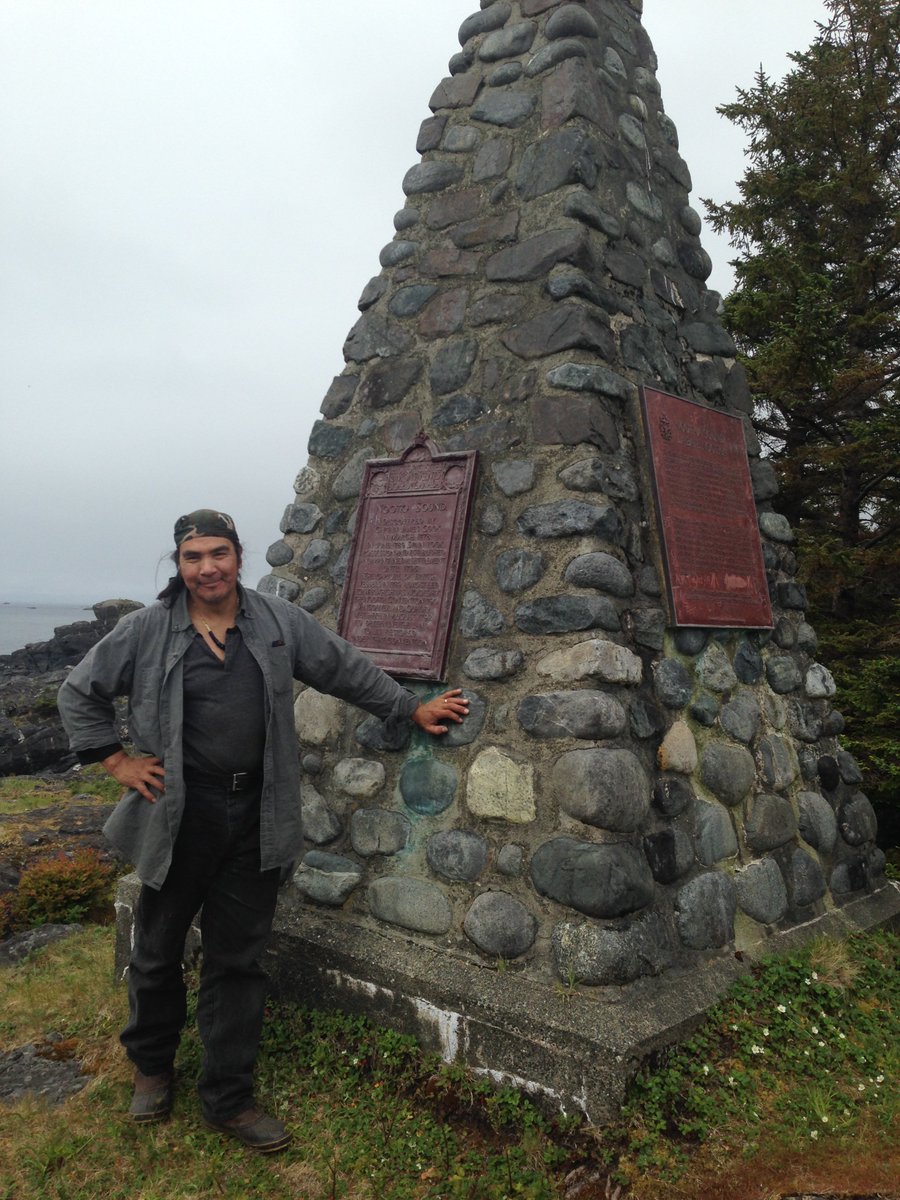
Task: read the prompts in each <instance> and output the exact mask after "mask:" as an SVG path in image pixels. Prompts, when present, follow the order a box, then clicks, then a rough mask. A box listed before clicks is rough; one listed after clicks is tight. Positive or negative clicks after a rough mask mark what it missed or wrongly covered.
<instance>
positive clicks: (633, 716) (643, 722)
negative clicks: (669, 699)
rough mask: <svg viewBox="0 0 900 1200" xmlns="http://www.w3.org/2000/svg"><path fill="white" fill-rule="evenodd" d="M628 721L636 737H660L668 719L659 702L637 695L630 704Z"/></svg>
mask: <svg viewBox="0 0 900 1200" xmlns="http://www.w3.org/2000/svg"><path fill="white" fill-rule="evenodd" d="M628 721H629V724H630V726H631V732H632V733H633V734H634V736H635V737H636V738H639V739H643V738H659V736H660V734H662V732H663V730H664V729H665V727H666V719H665V717H664V716H663V713H662V710H661V709H660V708H659V706H658V705H657V704H654V703H652V702H651V701H649V700H645V699H644V698H643V697H641V696H636V697H635V698H634V699H633V700H632V701H631V703H630V704H629V706H628Z"/></svg>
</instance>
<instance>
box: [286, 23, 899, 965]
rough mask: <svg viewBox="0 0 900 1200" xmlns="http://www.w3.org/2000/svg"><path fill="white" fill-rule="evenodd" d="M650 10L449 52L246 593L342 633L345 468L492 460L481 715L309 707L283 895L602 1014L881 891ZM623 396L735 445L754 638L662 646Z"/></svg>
mask: <svg viewBox="0 0 900 1200" xmlns="http://www.w3.org/2000/svg"><path fill="white" fill-rule="evenodd" d="M640 8H641V5H640V3H639V2H638V0H585V2H584V3H565V2H563V0H518V3H515V4H513V3H509V2H508V0H493V3H487V4H485V6H484V7H483V8H482V9H481V11H480V12H477V13H475V14H473V15H472V16H471V17H469V18H468V19H467V20H466V21H465V22H463V25H462V27H461V29H460V44H461V47H462V49H461V52H460V53H459V54H457V55H455V56H454V58H453V60H452V62H451V68H450V75H449V77H448V78H447V79H445V80H444V81H443V82H442V83H441V84H440V85H439V86H438V88H437V89H436V91H435V93H434V95H433V97H432V100H431V107H432V110H433V115H432V116H431V117H430V118H428V119H427V120H426V121H425V122H424V123H423V124H422V127H421V130H420V133H419V139H418V145H417V148H418V151H419V153H420V154H421V155H422V160H421V161H420V162H419V163H417V164H415V165H414V166H412V167H411V169H410V170H409V172H408V173H407V175H406V177H405V179H404V183H403V186H404V191H405V193H406V196H407V202H406V205H405V207H404V208H403V209H402V210H401V211H400V212H399V213H398V214H397V215H396V217H395V220H394V227H395V231H396V236H395V237H394V239H393V240H392V241H391V242H390V243H388V245H387V246H385V247H384V248H383V249H382V251H381V254H380V267H381V270H380V272H379V274H378V275H376V276H375V278H374V279H372V280H371V281H370V282H369V283H368V284H367V285H366V287H365V289H364V291H363V294H362V296H361V298H360V303H359V307H360V310H361V316H360V318H359V320H358V321H357V323H356V325H355V326H354V328H353V329H352V330H351V331H350V334H349V335H348V338H347V341H346V344H345V347H344V353H345V359H346V367H345V369H344V373H343V374H342V375H340V376H338V377H337V378H336V379H335V380H334V382H333V383H332V385H331V387H330V388H329V389H328V392H327V394H326V396H325V399H324V400H323V403H322V406H321V420H319V421H317V422H316V425H315V426H314V429H313V431H312V435H311V437H310V442H309V454H310V463H309V465H308V467H307V468H306V469H305V470H304V471H302V472H301V473H300V475H299V476H298V477H297V480H296V483H295V500H294V501H293V502H292V503H291V504H290V505H289V506H288V508H287V509H286V511H285V514H284V518H283V520H282V525H281V530H282V534H283V538H282V541H280V542H277V543H275V544H274V545H273V546H272V547H270V550H269V554H268V561H269V563H270V565H271V566H272V568H273V574H272V575H270V576H269V577H267V579H266V580H264V581H263V584H262V587H263V589H264V590H267V591H272V592H275V593H277V594H280V595H283V596H285V597H286V598H288V599H291V600H294V601H295V602H299V603H300V604H302V605H303V606H304V607H306V608H309V609H310V610H314V611H316V613H317V615H318V616H319V617H320V618H321V619H323V620H324V621H325V622H326V623H329V624H333V623H335V622H336V619H337V613H338V609H339V605H340V595H341V588H342V586H343V582H344V578H345V575H346V570H347V561H348V555H349V546H350V540H351V538H352V535H353V530H354V526H355V520H356V504H357V498H358V494H359V489H360V482H361V477H362V470H363V466H364V463H365V461H366V459H367V458H371V457H384V456H397V455H398V454H400V453H401V452H402V451H403V450H404V449H405V448H406V447H407V446H408V445H409V444H410V442H411V441H412V440H413V438H414V437H415V435H416V434H417V433H418V432H419V430H421V429H424V430H425V432H426V433H427V434H428V435H429V436H430V437H432V438H433V440H435V441H436V442H437V443H438V445H439V446H440V448H441V449H446V450H466V449H477V450H479V451H481V452H482V466H481V470H480V475H479V481H478V486H477V494H476V498H475V508H474V513H473V520H472V525H471V532H470V543H469V549H468V555H467V558H466V561H465V564H464V574H463V578H462V581H461V587H460V594H459V601H458V605H457V610H456V616H455V619H454V625H453V638H452V641H451V647H450V661H449V665H448V669H447V675H448V679H449V680H450V681H453V682H455V683H463V682H471V683H473V684H475V685H476V686H477V688H478V692H477V693H475V692H468V693H467V694H468V695H469V696H470V699H471V701H472V705H471V715H470V717H469V719H468V720H467V721H466V722H465V724H464V725H463V726H462V727H460V728H459V729H457V728H455V727H454V729H453V731H452V732H451V734H450V735H449V736H448V737H446V738H443V739H440V740H434V741H429V740H428V739H424V738H423V737H422V736H421V735H420V734H418V733H413V734H412V736H411V737H410V736H406V737H403V736H398V733H397V731H396V730H390V729H387V728H386V727H384V726H383V725H382V723H381V722H375V721H371V720H361V719H360V717H359V715H358V713H356V712H355V711H353V712H351V711H349V710H346V711H344V710H341V709H340V707H339V708H338V709H334V708H331V707H328V705H324V706H323V705H320V704H319V703H318V702H317V701H315V700H313V699H310V698H309V696H308V694H307V693H304V694H303V695H301V696H300V697H299V699H298V702H297V728H298V734H299V736H300V739H301V744H302V762H303V766H304V771H305V772H306V774H307V779H311V778H314V779H315V792H314V794H313V793H310V792H307V794H306V798H305V800H304V810H305V815H306V817H307V832H308V834H309V837H310V841H311V843H312V844H313V845H314V846H315V847H316V849H315V850H313V851H311V852H310V855H312V856H313V857H310V855H307V859H306V860H305V862H304V870H303V873H302V876H301V877H300V878H299V879H298V887H300V888H301V891H302V893H303V895H304V896H305V897H306V898H307V899H309V900H311V901H312V902H315V903H319V904H322V905H325V906H328V907H332V908H333V907H335V906H343V907H344V908H345V909H346V910H347V912H348V913H352V914H354V916H355V917H358V916H359V915H360V914H367V915H368V917H369V918H371V919H372V920H373V921H375V922H379V923H381V924H382V925H383V926H385V927H389V926H396V927H398V928H399V929H401V930H403V931H405V932H404V936H406V935H407V934H408V933H410V932H411V933H413V934H414V935H416V936H418V937H421V938H422V939H424V940H428V939H431V940H432V944H435V943H434V941H433V940H434V939H438V942H437V944H439V945H440V946H441V948H442V949H444V950H450V951H452V952H454V953H459V954H464V955H474V956H476V957H482V958H486V959H487V960H489V961H491V960H497V959H509V958H513V959H518V960H520V969H521V970H522V971H523V972H526V973H530V974H532V975H533V976H534V977H535V978H545V977H546V976H547V975H548V974H552V973H554V972H555V973H557V974H558V975H560V976H561V977H563V978H565V979H575V980H580V981H583V982H585V983H590V984H597V985H602V984H610V983H624V982H628V981H630V980H633V979H636V978H637V977H639V976H641V975H646V974H653V973H656V972H659V971H661V970H663V969H665V968H666V967H667V966H669V965H670V964H672V963H673V962H680V963H682V964H684V963H688V962H691V961H694V960H695V958H696V956H697V955H698V954H699V955H701V956H702V955H703V954H706V953H716V952H718V951H719V950H720V949H721V948H722V947H724V946H725V945H727V944H728V943H729V941H731V940H732V938H733V937H734V936H735V920H736V919H738V918H739V920H738V928H737V936H738V937H739V938H744V939H745V940H747V941H752V940H753V938H754V937H756V936H759V935H760V932H761V927H762V931H764V929H765V928H766V927H769V926H772V925H778V924H779V923H786V922H791V921H798V920H808V919H809V918H810V916H811V915H816V914H817V913H819V912H821V911H823V910H824V906H825V901H826V891H827V888H828V886H829V885H830V886H831V888H832V892H833V895H834V897H835V898H840V900H841V901H843V900H845V899H847V898H849V897H852V896H854V895H857V894H859V892H860V891H861V890H863V889H866V888H870V887H872V886H873V881H875V880H876V879H877V878H878V871H879V869H880V868H879V859H878V855H877V853H876V851H875V849H874V846H873V840H872V839H873V826H872V822H871V819H870V808H869V806H868V802H867V801H866V800H865V797H864V795H863V793H862V792H861V791H860V786H859V785H860V779H859V778H858V774H859V773H858V770H857V769H856V768H855V764H854V763H853V761H852V759H851V758H850V757H849V756H847V755H845V754H844V753H843V752H842V750H841V749H840V746H839V744H838V743H837V742H836V740H835V739H836V737H837V736H838V735H839V733H840V732H841V730H842V728H843V718H842V717H841V716H840V714H839V713H836V712H835V710H834V709H833V708H832V699H833V695H834V681H833V680H832V679H831V677H830V675H829V674H828V672H827V670H826V669H825V668H824V667H822V666H821V665H820V664H818V663H816V662H815V658H814V656H815V653H816V639H815V634H814V632H813V631H812V629H811V628H810V626H809V625H808V624H807V622H806V621H805V618H804V613H805V606H806V597H805V594H804V592H803V589H802V588H801V587H799V586H798V585H797V584H796V579H795V574H796V570H797V561H796V556H795V552H794V535H793V532H792V531H791V528H790V525H789V524H788V522H787V521H786V520H785V519H784V518H783V517H781V516H780V515H778V514H776V513H774V512H773V511H771V508H772V504H771V502H772V498H773V497H774V496H775V494H776V491H777V486H776V481H775V477H774V472H773V469H772V467H771V464H769V463H766V462H765V461H763V460H762V459H761V458H760V447H759V441H758V439H757V437H756V434H755V433H754V431H753V428H752V425H751V423H750V421H749V414H750V412H751V410H752V404H751V399H750V394H749V390H748V387H747V382H746V377H745V373H744V371H743V368H742V367H741V366H740V364H738V363H737V362H736V361H735V348H734V345H733V342H732V340H731V338H730V337H729V336H728V335H727V333H726V332H725V331H724V330H723V329H722V326H721V323H720V320H719V316H718V308H719V298H718V297H717V296H715V294H713V293H710V292H708V291H707V290H706V287H705V279H706V277H707V275H708V272H709V259H708V257H707V255H706V254H705V252H704V251H703V249H702V247H701V245H700V242H699V234H700V227H701V226H700V218H699V217H698V215H697V213H696V212H695V211H694V209H693V208H692V207H691V206H690V203H689V191H690V176H689V173H688V171H687V168H686V166H685V164H684V163H683V162H682V160H681V158H680V157H679V155H678V152H677V144H678V143H677V135H676V132H675V129H674V126H673V125H672V122H671V121H670V120H669V119H668V117H667V116H666V114H665V112H664V110H663V107H662V103H661V99H660V94H659V86H658V84H657V81H656V78H655V76H654V73H653V68H654V66H655V59H654V57H653V53H652V48H651V47H650V44H649V41H648V39H647V36H646V34H645V33H644V31H643V29H642V28H641V25H640V21H639V13H640ZM641 383H656V384H662V386H664V387H665V388H666V390H669V391H672V392H675V393H677V394H680V395H683V396H686V397H689V398H695V399H699V400H702V401H705V402H706V403H708V404H711V405H714V406H719V407H722V408H724V409H725V410H726V411H727V412H730V413H731V414H733V415H735V416H738V417H740V418H741V419H742V420H743V422H744V430H745V438H746V443H747V449H748V453H749V456H750V471H751V479H752V483H753V489H754V495H755V499H756V502H757V508H758V512H759V528H760V533H761V537H762V544H763V557H764V564H765V570H766V578H767V584H768V587H769V590H770V594H771V597H772V601H773V606H774V610H775V628H774V630H773V631H772V633H771V634H770V633H768V632H761V633H757V632H752V631H733V630H705V629H704V630H700V629H681V630H671V629H669V628H668V627H667V622H666V614H665V611H664V609H663V607H662V602H661V599H660V597H661V593H662V587H661V580H662V576H661V573H660V571H659V570H658V567H657V563H658V554H657V550H656V547H655V546H654V543H653V540H652V538H651V536H650V532H649V525H648V513H649V512H650V511H651V509H652V498H651V496H650V495H649V493H648V492H647V490H646V485H645V471H644V469H643V466H642V465H641V458H640V450H639V447H640V438H641V433H640V426H639V420H638V418H637V408H636V403H635V402H636V396H637V387H638V385H640V384H641ZM414 686H415V687H416V688H418V689H419V690H420V691H421V692H422V693H423V694H424V693H426V692H427V687H426V686H425V685H422V684H416V685H414ZM408 733H409V731H407V735H408ZM322 847H327V850H324V849H322ZM347 863H354V864H355V870H352V871H351V870H349V869H348V867H347ZM301 880H302V882H301ZM340 917H341V914H340V913H338V914H336V916H335V919H336V920H339V919H340Z"/></svg>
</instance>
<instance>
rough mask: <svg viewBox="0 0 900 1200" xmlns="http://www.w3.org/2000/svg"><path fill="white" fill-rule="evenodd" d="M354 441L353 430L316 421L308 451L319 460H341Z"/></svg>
mask: <svg viewBox="0 0 900 1200" xmlns="http://www.w3.org/2000/svg"><path fill="white" fill-rule="evenodd" d="M352 441H353V430H352V429H346V428H345V427H344V426H343V425H333V424H332V423H331V422H330V421H316V422H315V424H314V425H313V427H312V433H311V434H310V435H309V443H308V445H307V450H308V451H309V453H310V454H314V455H315V456H316V457H317V458H340V456H341V455H342V454H343V453H344V451H345V450H346V449H347V447H348V446H349V445H350V443H351V442H352Z"/></svg>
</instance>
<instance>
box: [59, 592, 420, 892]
mask: <svg viewBox="0 0 900 1200" xmlns="http://www.w3.org/2000/svg"><path fill="white" fill-rule="evenodd" d="M240 598H241V607H240V609H239V611H238V616H237V622H236V623H237V626H238V628H239V629H240V631H241V635H242V637H243V639H244V642H245V644H246V646H247V648H248V649H249V651H250V653H251V654H252V655H253V657H254V659H255V660H256V662H257V663H258V664H259V668H260V670H261V671H262V675H263V679H264V681H265V693H266V744H265V751H264V755H263V785H262V800H261V806H262V811H261V817H260V869H261V870H268V869H269V868H272V867H284V866H287V865H288V864H289V863H291V862H293V861H294V860H295V859H296V858H297V857H298V856H299V854H300V852H301V849H302V844H303V833H302V829H301V824H300V798H299V797H300V768H299V752H298V746H297V734H296V731H295V728H294V694H293V682H292V681H293V680H294V679H298V680H300V681H302V682H303V683H307V684H309V685H310V686H312V687H314V688H316V689H317V690H318V691H320V692H326V693H329V694H330V695H332V696H338V697H340V699H342V700H349V701H350V702H351V703H353V704H356V705H358V706H359V707H360V708H364V709H365V710H366V711H367V712H370V713H373V714H374V715H375V716H377V717H381V718H382V719H392V720H397V719H400V718H404V717H406V718H408V717H409V716H411V714H412V713H413V711H414V710H415V708H416V706H417V704H418V703H419V702H418V700H417V699H416V697H415V696H413V694H412V693H411V692H409V691H407V690H406V689H405V688H403V687H401V686H400V684H398V683H396V682H395V681H394V680H393V679H391V677H390V676H389V675H386V674H385V673H384V672H383V671H382V670H380V669H379V668H378V667H376V666H375V665H374V664H373V663H372V662H371V661H370V660H369V659H368V658H366V657H365V655H364V654H362V653H361V652H360V651H359V650H357V649H356V648H355V647H354V646H351V645H350V644H349V643H348V642H345V641H344V640H343V639H342V638H339V637H338V636H337V634H335V633H332V632H331V630H329V629H326V628H325V627H324V626H323V625H320V624H319V622H318V621H317V620H316V619H315V617H312V616H310V614H309V613H307V612H305V611H304V610H303V609H302V608H297V607H295V606H294V605H293V604H288V603H287V602H286V601H284V600H279V599H277V598H275V597H272V596H262V595H260V594H259V593H258V592H253V591H250V590H248V589H246V588H241V590H240ZM194 632H195V631H194V628H193V626H192V625H191V621H190V617H189V616H188V611H187V598H186V594H185V593H182V594H181V595H180V596H179V597H178V598H177V599H176V600H175V602H174V604H173V605H172V607H171V609H169V608H166V607H165V606H164V605H162V604H159V603H157V604H153V605H151V606H150V607H149V608H142V609H139V610H138V611H137V612H133V613H129V614H128V615H127V616H125V617H123V618H122V620H121V621H120V622H119V623H118V625H116V627H115V629H113V631H112V632H111V633H109V634H107V636H106V637H105V638H103V640H102V641H100V642H98V643H97V645H96V646H94V647H93V649H91V650H90V651H89V652H88V653H87V654H86V655H85V657H84V658H83V659H82V661H81V662H80V663H79V664H78V666H77V667H74V668H73V670H72V672H71V673H70V675H69V676H68V678H67V679H66V681H65V683H64V684H63V685H62V687H61V688H60V691H59V711H60V715H61V716H62V720H63V724H64V725H65V727H66V731H67V733H68V734H69V741H70V744H71V747H72V749H73V750H74V751H76V752H78V751H87V750H93V749H97V748H100V747H103V746H108V745H111V744H113V743H115V742H117V741H118V734H117V733H116V729H115V713H114V708H113V700H114V699H115V697H117V696H128V698H129V704H128V728H129V736H130V738H131V740H132V742H133V744H134V747H135V749H136V750H137V752H138V753H140V754H153V755H156V756H157V757H158V758H160V759H162V762H163V765H164V767H165V782H166V790H165V792H164V793H163V794H162V796H161V797H160V798H159V800H158V801H157V802H156V803H155V804H151V803H150V802H149V801H147V800H145V799H144V798H143V797H142V796H141V795H140V794H139V793H138V792H136V791H134V790H129V791H127V792H126V793H125V795H124V796H123V797H122V799H121V800H120V802H119V803H118V804H117V805H116V808H115V809H114V811H113V813H112V815H111V816H110V818H109V820H108V821H107V823H106V825H105V827H104V832H105V833H106V835H107V837H108V838H109V840H110V841H111V842H112V844H113V845H114V846H115V847H116V848H117V849H118V850H120V851H121V852H122V853H123V854H124V855H125V856H126V857H127V858H128V859H129V861H130V862H133V863H134V864H135V866H136V868H137V872H138V874H139V876H140V877H141V880H142V881H143V882H144V883H146V884H148V885H149V886H150V887H153V888H159V887H161V886H162V883H163V881H164V879H165V877H166V873H167V872H168V869H169V865H170V863H171V861H172V847H173V844H174V841H175V835H176V834H177V833H178V828H179V825H180V824H181V815H182V811H183V809H184V793H185V788H184V778H183V774H182V745H181V735H182V720H183V707H182V669H183V661H184V655H185V652H186V651H187V648H188V646H189V645H190V643H191V640H192V639H193V637H194Z"/></svg>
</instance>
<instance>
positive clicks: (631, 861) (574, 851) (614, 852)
mask: <svg viewBox="0 0 900 1200" xmlns="http://www.w3.org/2000/svg"><path fill="white" fill-rule="evenodd" d="M530 870H531V880H532V882H533V883H534V886H535V887H536V888H537V890H538V891H539V892H540V893H541V895H543V896H549V897H550V899H551V900H556V901H557V903H559V904H566V905H568V906H569V907H570V908H576V909H577V910H578V911H579V912H583V913H585V914H586V915H587V916H589V917H606V918H610V917H624V916H626V915H627V914H628V913H633V912H637V911H638V909H641V908H645V907H646V906H647V905H648V904H650V903H651V902H652V900H653V876H652V875H651V874H650V870H649V868H648V866H647V863H646V861H645V859H644V857H643V855H642V854H641V853H640V851H638V850H636V849H635V848H634V846H628V845H597V844H595V843H594V842H580V841H577V840H576V839H575V838H569V837H560V838H554V839H553V840H552V841H549V842H545V843H544V844H543V845H542V846H540V847H539V848H538V849H537V850H536V851H535V853H534V855H533V856H532V859H531V868H530Z"/></svg>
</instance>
